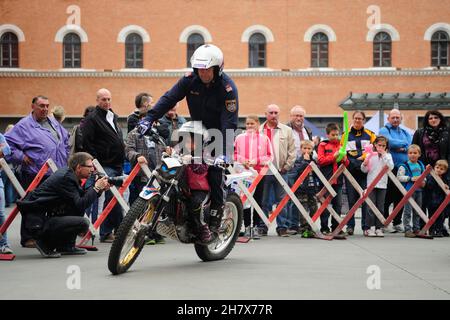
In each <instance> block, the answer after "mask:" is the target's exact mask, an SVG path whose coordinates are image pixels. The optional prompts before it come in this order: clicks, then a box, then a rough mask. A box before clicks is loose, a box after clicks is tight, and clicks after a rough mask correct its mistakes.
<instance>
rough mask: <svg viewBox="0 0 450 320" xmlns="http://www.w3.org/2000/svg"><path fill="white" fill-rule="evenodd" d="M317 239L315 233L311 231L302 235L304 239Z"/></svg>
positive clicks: (306, 231)
mask: <svg viewBox="0 0 450 320" xmlns="http://www.w3.org/2000/svg"><path fill="white" fill-rule="evenodd" d="M314 237H315V233H314V232H312V231H311V230H305V231H303V233H302V238H314Z"/></svg>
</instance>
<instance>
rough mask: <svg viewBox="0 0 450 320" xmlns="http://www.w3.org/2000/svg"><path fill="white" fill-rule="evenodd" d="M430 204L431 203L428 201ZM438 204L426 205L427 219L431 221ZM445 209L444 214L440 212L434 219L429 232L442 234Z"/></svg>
mask: <svg viewBox="0 0 450 320" xmlns="http://www.w3.org/2000/svg"><path fill="white" fill-rule="evenodd" d="M430 202H431V201H430ZM439 206H440V204H432V203H429V204H428V217H429V218H430V219H431V218H432V217H433V215H434V213H435V212H436V210H437V209H438V208H439ZM446 211H447V209H444V212H441V214H440V216H439V217H438V218H437V219H436V221H435V222H434V224H433V225H432V226H431V228H430V231H431V232H437V233H439V232H442V230H443V229H444V221H445V216H446V213H447V212H446Z"/></svg>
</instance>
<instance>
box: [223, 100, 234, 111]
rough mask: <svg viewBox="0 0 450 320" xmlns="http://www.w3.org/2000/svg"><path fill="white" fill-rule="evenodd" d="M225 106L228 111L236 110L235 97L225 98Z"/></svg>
mask: <svg viewBox="0 0 450 320" xmlns="http://www.w3.org/2000/svg"><path fill="white" fill-rule="evenodd" d="M225 108H226V109H227V111H229V112H235V111H236V99H233V100H225Z"/></svg>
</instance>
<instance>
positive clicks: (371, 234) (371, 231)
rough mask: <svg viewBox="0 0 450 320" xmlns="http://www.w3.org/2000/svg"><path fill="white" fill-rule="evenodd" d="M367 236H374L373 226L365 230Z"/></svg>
mask: <svg viewBox="0 0 450 320" xmlns="http://www.w3.org/2000/svg"><path fill="white" fill-rule="evenodd" d="M367 236H368V237H376V236H377V235H376V233H375V227H372V228H370V229H369V230H367Z"/></svg>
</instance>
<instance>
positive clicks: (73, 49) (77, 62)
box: [63, 33, 81, 68]
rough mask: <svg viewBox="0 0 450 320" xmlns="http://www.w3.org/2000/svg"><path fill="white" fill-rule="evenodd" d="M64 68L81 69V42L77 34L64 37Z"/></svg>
mask: <svg viewBox="0 0 450 320" xmlns="http://www.w3.org/2000/svg"><path fill="white" fill-rule="evenodd" d="M63 67H64V68H81V40H80V37H79V36H78V35H77V34H76V33H68V34H66V35H65V36H64V39H63Z"/></svg>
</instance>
